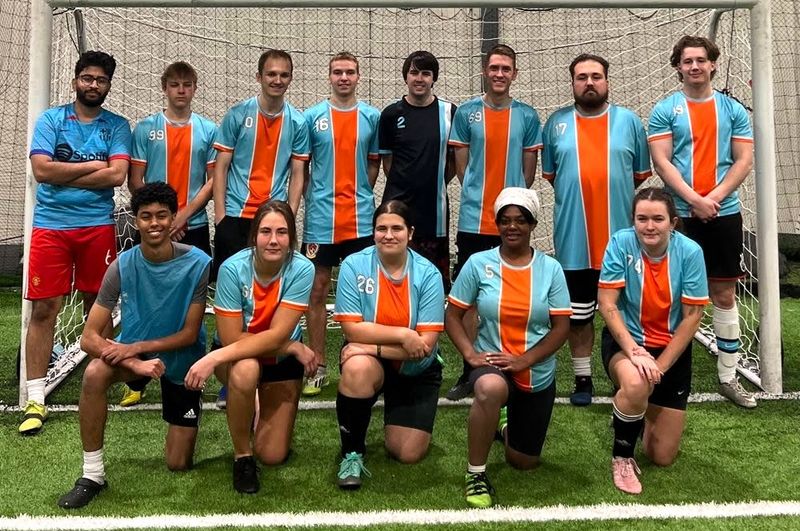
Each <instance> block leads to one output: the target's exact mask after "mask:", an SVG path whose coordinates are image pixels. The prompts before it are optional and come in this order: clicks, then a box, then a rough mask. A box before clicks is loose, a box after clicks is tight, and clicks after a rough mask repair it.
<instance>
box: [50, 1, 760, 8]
mask: <svg viewBox="0 0 800 531" xmlns="http://www.w3.org/2000/svg"><path fill="white" fill-rule="evenodd" d="M48 3H49V4H50V5H51V6H52V7H149V8H157V7H300V8H303V7H359V8H370V7H401V8H410V7H417V8H422V7H453V8H458V7H463V8H503V7H523V8H543V9H544V8H598V9H599V8H628V9H631V8H647V9H650V8H663V7H672V8H681V7H686V8H697V7H704V8H712V9H713V8H730V9H750V8H752V7H755V5H756V4H758V3H759V0H708V1H699V2H698V1H695V0H653V1H647V2H643V1H642V0H501V1H492V0H460V1H459V0H404V1H403V2H399V1H398V0H230V1H228V0H51V1H50V2H48Z"/></svg>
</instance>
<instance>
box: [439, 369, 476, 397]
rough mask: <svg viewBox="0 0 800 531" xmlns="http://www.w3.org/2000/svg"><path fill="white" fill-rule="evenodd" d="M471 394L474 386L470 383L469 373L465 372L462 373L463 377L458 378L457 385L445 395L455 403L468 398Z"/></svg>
mask: <svg viewBox="0 0 800 531" xmlns="http://www.w3.org/2000/svg"><path fill="white" fill-rule="evenodd" d="M471 394H472V385H470V383H469V373H466V372H463V373H461V376H459V377H458V380H456V383H455V384H453V387H451V388H450V390H449V391H447V394H446V395H444V397H445V398H446V399H448V400H452V401H453V402H455V401H457V400H462V399H464V398H467V397H468V396H469V395H471Z"/></svg>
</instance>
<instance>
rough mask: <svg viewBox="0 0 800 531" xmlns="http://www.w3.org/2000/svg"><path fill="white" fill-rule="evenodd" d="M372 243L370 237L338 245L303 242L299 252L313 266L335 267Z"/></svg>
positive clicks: (346, 241)
mask: <svg viewBox="0 0 800 531" xmlns="http://www.w3.org/2000/svg"><path fill="white" fill-rule="evenodd" d="M373 243H374V240H373V238H372V236H364V237H363V238H354V239H352V240H345V241H343V242H340V243H306V242H303V245H302V246H301V247H300V252H301V253H302V254H303V255H304V256H305V257H306V258H308V259H309V260H311V261H312V262H313V263H314V265H315V266H322V267H336V266H338V265H339V264H340V263H341V262H342V260H344V259H345V258H347V257H348V256H350V255H351V254H353V253H357V252H358V251H361V250H363V249H366V248H367V247H369V246H370V245H372V244H373Z"/></svg>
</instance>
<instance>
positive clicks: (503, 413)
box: [497, 406, 508, 442]
mask: <svg viewBox="0 0 800 531" xmlns="http://www.w3.org/2000/svg"><path fill="white" fill-rule="evenodd" d="M506 428H508V409H507V408H506V407H505V406H503V407H501V408H500V419H499V420H498V421H497V433H498V434H499V435H500V440H501V441H503V442H505V440H506Z"/></svg>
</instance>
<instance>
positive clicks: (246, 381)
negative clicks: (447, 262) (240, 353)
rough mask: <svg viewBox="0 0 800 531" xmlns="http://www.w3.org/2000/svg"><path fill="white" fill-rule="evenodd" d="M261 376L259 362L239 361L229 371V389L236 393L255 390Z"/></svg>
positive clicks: (250, 360)
mask: <svg viewBox="0 0 800 531" xmlns="http://www.w3.org/2000/svg"><path fill="white" fill-rule="evenodd" d="M259 376H260V367H259V364H258V360H256V359H253V358H248V359H244V360H239V361H237V362H235V363H232V364H231V367H230V369H229V370H228V388H229V389H233V390H236V391H247V390H250V389H255V387H256V386H257V385H258V379H259Z"/></svg>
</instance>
